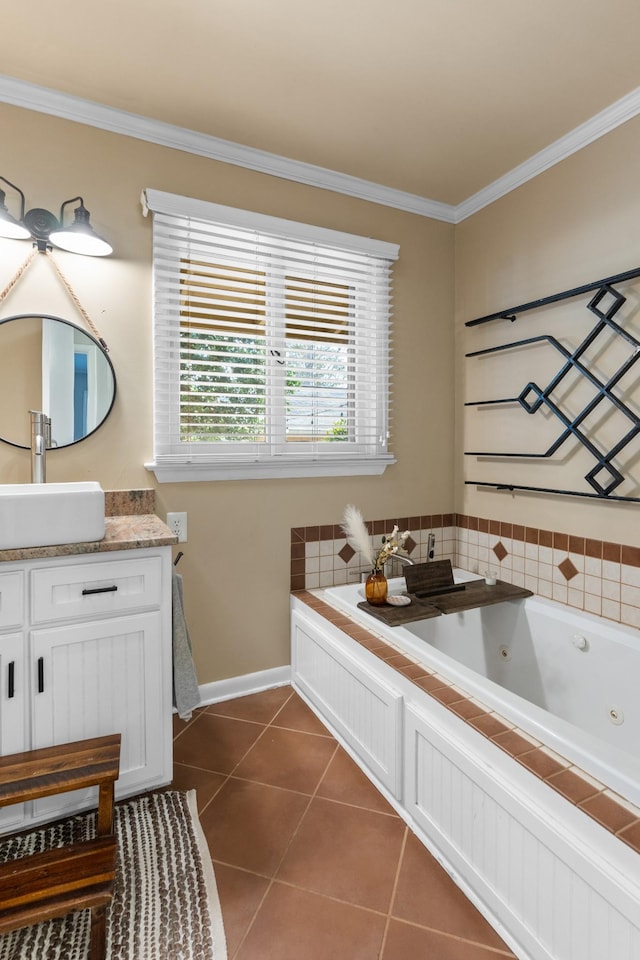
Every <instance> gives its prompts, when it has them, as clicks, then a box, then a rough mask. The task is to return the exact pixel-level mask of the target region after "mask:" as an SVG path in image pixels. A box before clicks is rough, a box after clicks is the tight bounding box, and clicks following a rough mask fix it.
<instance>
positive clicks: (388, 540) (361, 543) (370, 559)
mask: <svg viewBox="0 0 640 960" xmlns="http://www.w3.org/2000/svg"><path fill="white" fill-rule="evenodd" d="M342 529H343V531H344V534H345V536H346V538H347V543H348V544H349V546H351V547H352V548H353V549H354V550H356V551H357V552H358V553H360V554H362V556H363V557H364V558H365V560H366V561H367V563H368V564H369V566H370V567H371V569H372V570H382V568H383V567H384V565H385V563H386V562H387V560H389V558H390V557H392V556H393V555H394V553H398V552H399V551H402V550H404V545H405V543H406V541H407V538H408V536H409V531H408V530H405V531H404V533H400V528H399V527H398V525H397V524H395V525H394V527H393V530H392V531H391V533H390V534H389V535H387V534H383V536H382V543H381V545H380V547H379V548H378V550H377V551H376V550H374V548H373V546H372V544H371V537H370V535H369V530H368V529H367V525H366V524H365V522H364V520H363V519H362V514H361V513H360V511H359V510H358V508H357V507H354V506H352V505H351V504H349V506H348V507H346V509H345V511H344V518H343V520H342Z"/></svg>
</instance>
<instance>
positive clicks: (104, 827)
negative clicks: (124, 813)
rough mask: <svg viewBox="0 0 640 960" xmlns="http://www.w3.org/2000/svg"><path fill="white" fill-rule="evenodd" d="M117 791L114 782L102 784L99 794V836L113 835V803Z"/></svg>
mask: <svg viewBox="0 0 640 960" xmlns="http://www.w3.org/2000/svg"><path fill="white" fill-rule="evenodd" d="M114 796H115V789H114V783H113V780H110V781H109V782H107V783H101V784H100V786H99V792H98V823H97V831H96V832H97V834H98V836H99V837H106V836H108V835H109V834H111V833H113V801H114Z"/></svg>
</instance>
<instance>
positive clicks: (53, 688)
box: [31, 612, 171, 820]
mask: <svg viewBox="0 0 640 960" xmlns="http://www.w3.org/2000/svg"><path fill="white" fill-rule="evenodd" d="M161 637H162V631H161V615H160V613H159V612H151V613H141V614H136V615H134V616H127V617H113V618H109V619H106V620H97V621H91V622H90V623H84V624H72V625H67V626H61V627H52V628H50V629H46V630H34V631H33V632H32V634H31V655H32V670H33V678H32V682H33V686H34V697H33V713H32V730H33V746H34V747H45V746H51V745H53V744H58V743H70V742H71V741H74V740H81V739H83V738H85V737H98V736H103V735H105V734H109V733H121V734H122V749H121V754H120V779H119V780H118V783H117V785H116V794H117V795H118V796H123V795H127V794H131V793H134V792H138V791H140V790H144V789H146V788H147V787H148V786H150V785H153V784H158V783H162V782H167V781H168V780H169V779H170V777H171V774H170V763H171V758H170V757H167V755H166V754H167V744H170V743H171V733H170V730H169V727H170V724H171V709H170V704H168V703H167V702H166V699H167V698H166V695H165V691H166V686H167V680H166V677H165V676H164V673H165V669H166V668H165V662H166V660H165V658H163V656H162V651H161ZM169 683H170V681H169ZM169 689H170V686H169ZM168 767H169V772H167V768H168ZM96 796H97V794H96V792H95V790H93V791H86V792H84V793H81V792H80V791H74V792H73V793H70V794H66V795H62V796H58V797H51V798H47V799H44V800H40V801H37V802H36V804H35V806H34V813H35V815H36V817H37V819H38V820H40V819H44V818H45V815H46V818H47V819H48V818H49V817H54V816H59V815H61V814H63V813H65V812H66V811H69V810H76V809H78V807H79V806H80V805H87V804H88V803H90V802H92V803H93V802H95V797H96Z"/></svg>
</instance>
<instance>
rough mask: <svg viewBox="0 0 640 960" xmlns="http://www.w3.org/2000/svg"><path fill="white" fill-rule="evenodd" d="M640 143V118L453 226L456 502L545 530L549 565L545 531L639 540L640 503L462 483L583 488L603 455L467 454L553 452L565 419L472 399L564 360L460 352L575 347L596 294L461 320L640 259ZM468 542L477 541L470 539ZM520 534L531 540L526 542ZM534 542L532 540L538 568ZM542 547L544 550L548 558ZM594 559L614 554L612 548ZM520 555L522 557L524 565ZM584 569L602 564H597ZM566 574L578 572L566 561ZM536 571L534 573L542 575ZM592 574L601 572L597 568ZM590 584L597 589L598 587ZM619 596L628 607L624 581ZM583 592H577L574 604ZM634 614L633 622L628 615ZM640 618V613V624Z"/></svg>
mask: <svg viewBox="0 0 640 960" xmlns="http://www.w3.org/2000/svg"><path fill="white" fill-rule="evenodd" d="M639 149H640V120H638V119H635V120H632V121H629V122H627V123H626V124H624V125H623V126H621V127H619V128H618V129H616V130H615V131H613V132H612V133H609V134H608V135H607V136H605V137H603V138H601V139H600V140H597V141H596V142H594V143H593V144H591V145H590V146H588V147H586V148H585V149H583V150H581V151H580V152H579V153H576V154H575V155H573V156H571V157H569V158H568V159H566V160H564V161H563V162H562V163H560V164H558V165H556V166H555V167H553V168H551V169H550V170H548V171H546V172H545V173H543V174H541V175H540V176H538V177H537V178H536V179H534V180H532V181H530V182H529V183H526V184H524V185H523V186H521V187H519V188H518V189H516V190H515V191H513V192H512V193H510V194H508V195H507V196H505V197H503V198H502V199H500V200H497V201H496V202H494V203H493V204H492V205H490V206H489V207H487V208H485V209H484V210H482V211H480V212H479V213H477V214H476V215H474V216H472V217H470V218H469V219H467V220H465V221H464V222H463V223H461V224H459V225H458V226H457V227H456V238H455V249H456V253H455V277H456V306H455V328H456V417H457V420H456V508H457V511H458V513H459V514H461V515H463V516H469V517H473V518H483V521H484V522H486V523H494V524H495V523H502V524H503V525H504V524H508V525H510V524H515V525H518V526H519V527H521V528H523V529H525V528H530V529H531V530H532V532H533V531H535V532H536V533H537V532H538V531H541V532H542V534H543V535H544V542H543V541H540V542H538V541H537V540H536V543H535V549H536V557H535V560H536V562H540V563H542V564H543V565H546V564H547V563H549V562H550V561H549V556H548V555H547V553H546V552H544V551H548V550H549V549H551V548H552V547H553V544H549V542H548V537H549V532H552V533H553V534H555V533H558V534H559V535H560V536H561V538H562V537H566V536H568V537H574V538H578V539H580V538H581V539H582V542H583V545H584V543H585V541H589V540H592V541H593V542H594V543H595V542H600V543H603V544H613V545H621V544H622V545H627V547H630V548H635V547H637V546H638V543H639V533H638V530H639V527H638V524H637V518H638V516H639V514H640V504H638V503H614V502H608V503H602V502H601V501H596V500H588V499H580V498H577V497H566V496H565V497H563V496H555V495H545V494H536V493H524V492H513V493H510V492H506V491H496V490H492V489H489V488H483V487H478V486H474V485H465V484H464V481H465V479H471V480H479V479H480V480H481V479H486V480H490V479H497V480H498V481H499V482H503V483H508V482H512V483H517V484H525V485H526V484H532V485H535V486H546V487H556V488H557V487H562V488H567V487H568V488H569V489H578V485H581V487H582V489H587V490H588V489H589V487H588V486H587V485H586V484H585V482H584V479H583V478H584V475H585V473H586V472H587V471H588V469H590V467H591V466H592V465H593V462H594V461H592V460H590V458H589V457H588V456H585V455H584V454H582V453H580V452H578V453H577V454H576V453H575V452H574V450H573V447H574V445H572V444H567V445H566V446H565V447H564V448H563V449H562V450H561V451H560V455H559V456H558V458H556V459H557V462H555V463H553V464H552V463H547V462H541V461H539V460H533V459H529V460H524V461H522V462H516V461H513V460H502V461H500V460H482V459H477V458H475V457H469V456H464V455H463V451H465V450H480V451H482V450H485V451H487V450H488V451H496V450H505V449H506V450H523V449H524V450H526V451H527V452H533V451H536V452H537V451H541V450H544V449H546V448H547V446H548V445H549V443H550V442H551V440H552V439H553V438H554V437H555V436H557V434H558V432H559V427H558V421H557V420H555V418H553V417H550V416H544V415H536V416H535V417H533V416H528V415H527V414H526V413H524V412H520V413H518V410H517V407H516V406H515V405H511V406H510V407H505V408H503V409H491V408H487V407H485V408H479V407H474V406H471V407H466V408H465V407H464V406H463V404H464V402H465V401H473V400H479V399H490V398H496V397H510V396H511V397H513V396H517V395H518V394H519V393H520V391H521V390H522V389H523V388H524V387H525V385H526V384H527V383H528V382H529V381H531V380H535V381H536V382H538V383H541V384H542V385H546V383H547V379H548V378H549V377H550V376H551V375H552V374H553V372H555V371H557V370H558V369H559V367H560V366H562V361H561V360H559V358H558V355H557V354H555V353H554V352H553V351H552V350H551V349H550V348H539V347H529V348H527V349H524V350H520V351H509V353H508V354H506V353H505V354H502V355H501V356H500V357H499V358H493V359H482V360H481V359H466V360H465V358H464V354H465V352H468V351H472V350H478V349H482V348H484V347H488V346H492V345H495V344H498V343H506V342H508V341H509V340H514V339H519V338H525V337H531V336H536V335H542V334H544V333H547V334H549V333H551V334H554V335H556V336H558V337H559V339H560V340H561V341H562V342H565V343H567V344H569V343H573V344H574V346H575V345H577V344H578V343H580V342H581V340H582V338H583V337H584V336H586V333H587V331H588V330H589V329H590V327H591V326H592V321H593V317H592V316H591V314H589V313H588V312H587V311H586V310H585V303H586V302H587V301H588V299H589V297H582V298H580V299H579V300H577V301H570V302H565V303H564V304H562V305H560V306H559V307H554V308H551V307H548V308H546V309H545V310H543V311H540V312H538V313H536V314H535V315H534V314H522V315H521V316H520V317H519V318H518V319H517V320H516V321H515V322H514V323H510V322H509V321H504V320H501V321H496V322H494V323H489V324H485V325H483V326H480V327H475V328H465V326H464V324H465V322H466V321H468V320H472V319H474V318H477V317H482V316H485V315H487V314H490V313H492V312H494V311H497V310H500V309H504V308H508V307H510V306H513V305H517V304H520V303H525V302H528V301H531V300H536V299H538V298H543V297H545V296H548V295H552V294H555V293H558V292H560V291H563V290H568V289H570V288H573V287H576V286H580V285H582V284H586V283H589V282H591V281H595V280H598V279H601V278H604V277H608V276H612V275H615V274H617V273H622V272H624V271H627V270H631V269H633V268H636V267H639V266H640V229H639V227H638V224H639V223H640V194H639V192H638V189H637V173H636V158H637V156H638V151H639ZM619 289H620V291H621V292H623V293H624V294H625V295H627V296H628V301H627V303H626V304H625V305H624V307H623V308H622V310H621V311H620V313H619V315H617V316H616V319H620V318H622V319H620V322H621V323H622V324H623V325H624V326H626V327H627V328H628V329H629V330H630V331H631V332H632V333H633V334H634V336H635V337H636V338H640V332H639V331H640V306H639V303H640V284H639V283H638V281H635V282H633V283H630V284H626V285H625V286H624V287H623V286H621V287H619ZM610 346H611V345H610V344H609V346H606V347H605V346H604V345H603V347H602V350H601V349H600V344H598V349H597V350H594V351H592V352H591V353H590V354H589V355H588V358H589V362H590V363H592V364H593V365H594V366H595V368H599V369H600V370H601V371H603V372H606V371H607V369H612V368H611V367H608V364H609V363H610V362H611V361H610V360H609V359H607V357H606V351H607V350H608V349H609V347H610ZM621 356H622V354H620V355H619V356H618V361H620V358H621ZM639 375H640V371H639V370H638V368H637V367H636V368H635V373H633V374H632V375H631V376H627V377H626V378H625V380H624V381H622V382H621V387H623V388H624V389H623V391H622V392H623V395H624V397H625V399H626V401H627V402H628V403H629V404H630V406H632V407H633V409H634V410H635V412H636V414H637V413H638V412H639V410H640V406H639V403H638V396H639V394H638V376H639ZM581 390H583V388H581V387H579V386H576V385H574V386H572V387H570V388H568V389H567V390H566V391H564V390H563V391H561V393H562V394H563V398H562V399H563V401H564V400H566V401H567V402H568V403H569V405H570V406H571V404H574V406H575V407H576V409H581V408H580V407H579V406H577V405H578V403H579V402H580V401H583V400H584V399H585V394H584V391H583V393H582V394H581ZM556 396H557V395H556ZM601 412H602V410H601V411H600V413H601ZM534 421H535V422H534ZM588 426H589V431H590V432H591V435H592V436H594V437H597V438H598V440H600V439H602V438H603V437H604V439H605V441H608V442H612V441H613V440H614V439H615V437H616V436H618V437H619V436H620V435H621V423H620V422H618V421H616V419H615V418H614V417H607V416H600V415H598V416H597V417H595V418H592V419H591V420H590V421H589V424H588ZM628 426H629V424H628V423H627V424H626V427H627V428H628ZM635 443H636V446H635V448H634V447H633V445H632V446H631V447H630V448H629V449H630V450H631V451H634V454H633V456H631V457H630V458H629V457H627V458H626V459H627V464H626V466H627V468H628V469H629V472H630V475H631V477H632V480H633V483H632V484H631V489H632V492H633V493H634V494H635V495H636V496H638V491H640V467H639V464H640V457H639V456H638V453H640V448H639V446H638V443H637V441H635ZM532 535H533V533H532ZM465 537H466V538H467V539H466V540H465V542H468V535H467V534H465ZM520 539H521V541H523V542H525V541H526V538H525V537H524V536H523V537H522V538H520ZM493 542H494V541H492V543H493ZM561 542H564V541H561ZM486 546H489V544H488V543H487V544H486ZM533 546H534V544H533V543H532V544H531V557H530V559H531V562H533V559H534V558H533V554H532V551H533ZM539 548H542V549H543V555H542V557H543V558H542V559H541V557H540V554H539ZM602 549H603V550H604V547H603V548H602ZM613 549H615V547H614V548H613ZM472 552H473V551H472ZM524 553H525V551H524V548H523V549H522V550H520V549H519V550H518V557H519V558H522V557H524ZM636 553H637V551H636V552H635V553H634V552H633V549H632V550H631V551H630V550H629V549H627V550H626V551H625V558H626V559H625V560H622V564H623V566H625V565H627V566H628V565H629V564H628V561H629V559H630V557H633V559H634V561H635V560H636V559H638V558H637V557H636ZM582 554H583V561H582V568H581V569H580V570H579V571H578V572H579V573H580V574H582V573H585V572H586V571H585V563H584V556H589V554H586V553H585V551H584V550H583V551H582ZM527 556H528V555H527ZM618 558H620V551H618ZM592 559H601V560H602V561H603V563H604V561H605V560H607V562H610V561H609V560H608V559H607V558H606V557H603V556H601V557H599V558H598V557H596V558H592ZM639 562H640V561H639ZM517 563H518V565H519V563H520V559H518V561H517ZM586 565H587V566H590V567H593V564H586ZM532 569H533V568H532ZM514 570H515V568H514ZM565 570H569V572H570V568H567V567H565ZM607 570H609V572H611V571H612V570H613V568H609V567H607ZM515 572H517V573H518V574H520V573H523V572H524V571H520V570H518V571H515ZM539 572H540V571H538V570H537V568H536V576H537V575H538V573H539ZM542 572H543V573H544V576H541V577H540V579H541V581H544V583H545V589H546V590H547V595H551V593H553V586H551V584H553V583H554V582H555V581H556V580H557V593H558V595H559V596H558V599H560V598H561V597H560V594H563V593H564V594H567V596H568V595H569V594H570V593H571V590H572V589H575V588H574V587H572V585H571V582H567V580H566V578H565V579H563V578H562V575H559V579H558V574H557V571H547V569H546V566H543V570H542ZM547 574H548V576H547ZM592 574H593V570H591V573H589V574H587V575H589V576H591V575H592ZM637 574H638V571H636V574H634V576H633V578H632V579H633V580H634V584H635V580H636V579H637ZM575 576H576V575H575V574H574V575H573V576H572V577H571V580H573V579H574V577H575ZM590 583H591V582H590ZM627 585H628V586H632V585H633V584H631V583H628V584H627ZM591 586H593V588H594V590H595V585H594V584H591ZM562 588H564V589H562ZM607 589H608V588H607ZM549 591H551V593H549ZM614 592H616V591H614ZM617 593H618V601H619V599H620V596H619V593H620V589H619V588H618V590H617ZM593 596H595V594H592V599H590V600H589V601H588V602H589V603H590V604H591V605H592V607H593V608H594V609H595V606H596V604H595V600H593ZM576 599H577V598H576V596H575V595H574V596H573V600H574V601H575V600H576ZM606 599H613V597H612V596H611V595H610V596H609V597H606ZM569 602H571V599H570V600H569ZM575 605H578V604H577V603H576V604H575ZM638 606H640V603H639V604H638ZM608 609H609V608H608ZM611 609H613V608H611ZM626 619H627V621H628V622H629V619H630V616H627V617H626ZM637 619H638V617H637V614H636V620H635V621H633V622H636V621H637Z"/></svg>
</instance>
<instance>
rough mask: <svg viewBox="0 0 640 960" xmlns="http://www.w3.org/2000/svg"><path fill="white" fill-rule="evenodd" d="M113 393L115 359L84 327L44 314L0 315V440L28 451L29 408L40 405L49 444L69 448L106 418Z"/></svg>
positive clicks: (39, 408)
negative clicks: (48, 428)
mask: <svg viewBox="0 0 640 960" xmlns="http://www.w3.org/2000/svg"><path fill="white" fill-rule="evenodd" d="M115 396H116V376H115V372H114V369H113V364H112V363H111V360H110V359H109V356H108V354H107V353H106V351H105V349H104V348H103V347H102V345H101V344H100V343H99V342H98V340H96V339H95V337H92V336H91V334H90V333H87V331H86V330H83V329H82V328H81V327H78V326H76V325H75V324H74V323H71V322H70V321H69V320H63V319H62V318H61V317H50V316H47V315H40V316H31V315H29V314H19V315H17V316H14V317H5V318H4V319H0V440H3V441H4V442H5V443H10V444H12V445H13V446H14V447H25V448H26V449H27V450H28V449H29V448H30V444H31V420H30V416H29V411H30V410H41V411H42V412H43V413H46V415H47V416H48V417H50V418H51V447H53V448H57V447H68V446H70V445H71V444H72V443H78V442H79V441H80V440H84V439H85V437H88V436H89V435H90V434H92V433H94V431H96V430H97V429H98V427H99V426H101V425H102V424H103V423H104V421H105V420H106V419H107V417H108V416H109V413H110V412H111V408H112V407H113V402H114V400H115Z"/></svg>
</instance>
